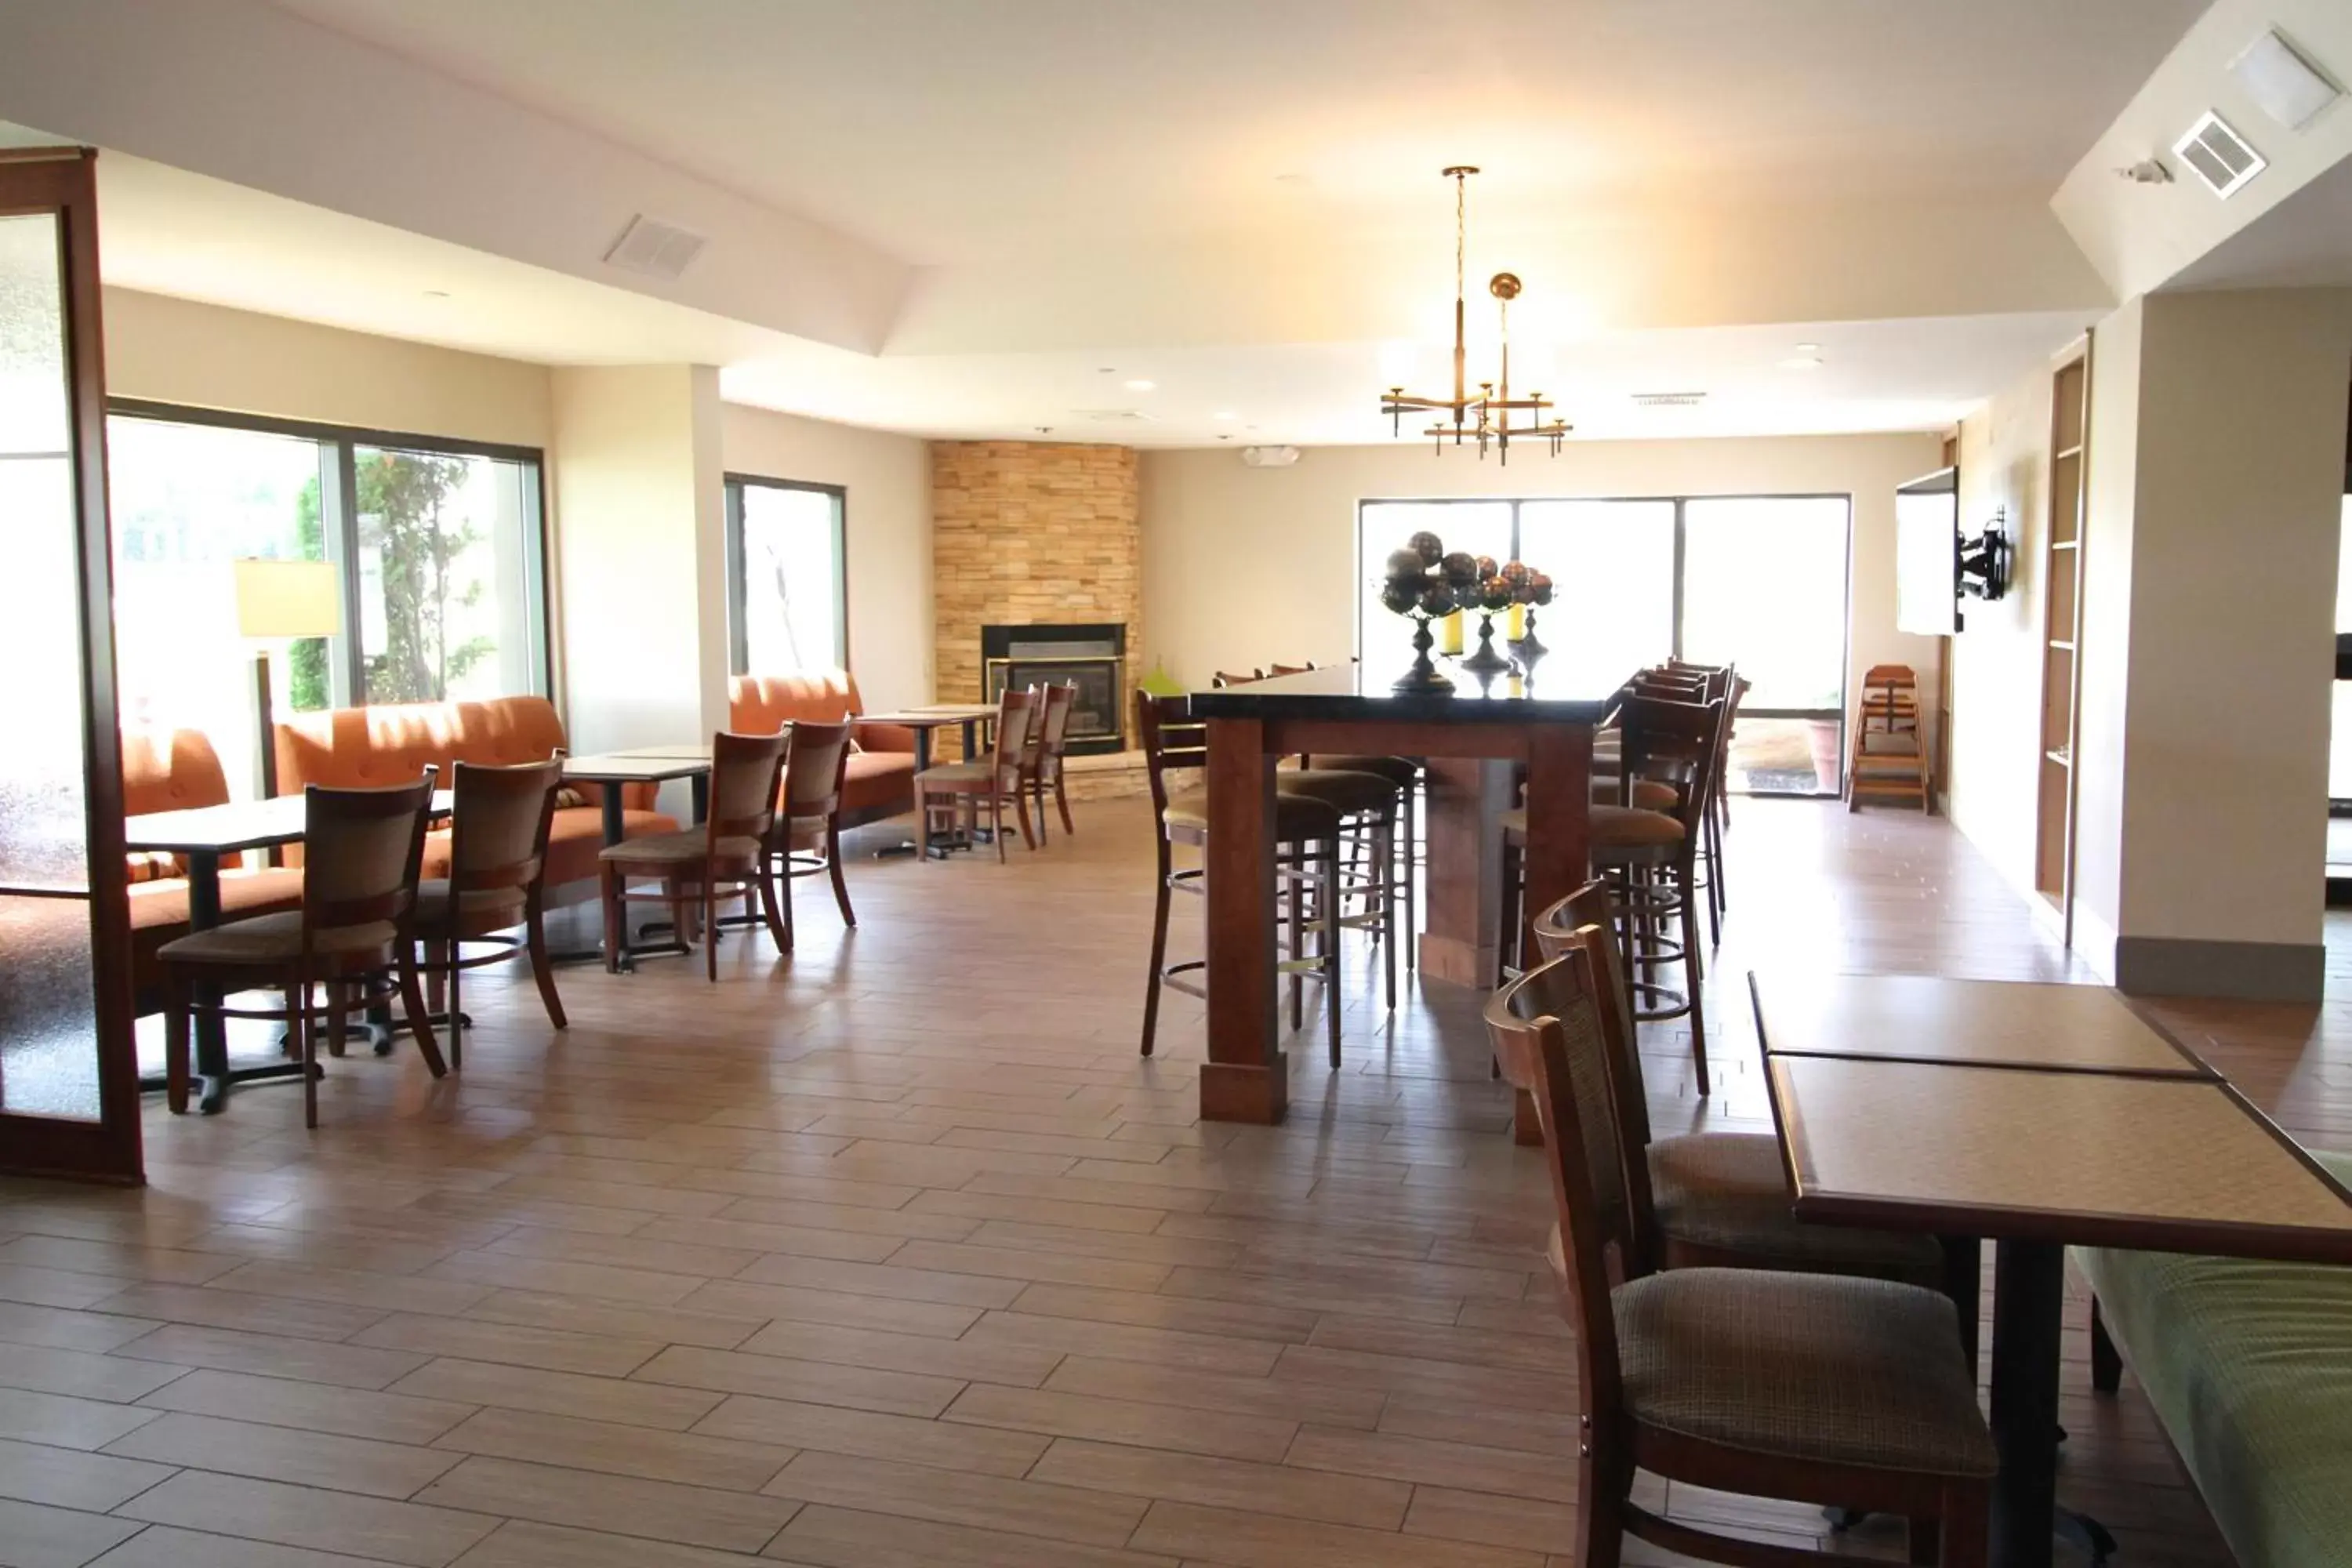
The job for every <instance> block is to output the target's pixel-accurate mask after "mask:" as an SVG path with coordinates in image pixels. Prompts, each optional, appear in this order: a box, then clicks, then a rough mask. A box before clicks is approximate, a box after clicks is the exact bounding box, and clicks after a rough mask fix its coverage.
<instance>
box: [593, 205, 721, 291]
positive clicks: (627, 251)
mask: <svg viewBox="0 0 2352 1568" xmlns="http://www.w3.org/2000/svg"><path fill="white" fill-rule="evenodd" d="M707 244H709V239H708V238H707V237H705V236H702V235H698V234H696V233H694V232H693V231H692V230H690V229H683V228H680V227H678V226H677V225H676V224H667V223H663V222H662V221H660V220H659V219H658V218H650V217H647V216H646V215H645V214H643V213H639V214H638V215H637V216H635V217H633V218H631V219H630V220H629V226H628V227H626V228H625V229H623V230H622V231H621V237H620V238H619V239H618V240H616V241H615V242H614V245H613V248H612V249H610V250H608V251H606V252H605V253H604V259H605V261H607V262H608V263H610V264H611V265H613V266H614V267H618V268H624V269H625V270H627V271H630V272H642V273H644V274H646V276H647V277H649V278H667V279H671V280H672V281H673V282H674V281H676V280H677V279H678V278H679V277H681V276H683V275H684V273H685V271H686V269H687V268H688V267H691V266H692V265H694V258H696V257H698V256H699V255H701V254H702V247H704V246H705V245H707Z"/></svg>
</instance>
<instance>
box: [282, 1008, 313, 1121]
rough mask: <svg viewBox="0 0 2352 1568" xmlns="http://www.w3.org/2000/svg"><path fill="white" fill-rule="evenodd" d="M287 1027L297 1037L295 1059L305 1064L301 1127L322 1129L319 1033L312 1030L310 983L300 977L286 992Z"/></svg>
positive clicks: (303, 1067)
mask: <svg viewBox="0 0 2352 1568" xmlns="http://www.w3.org/2000/svg"><path fill="white" fill-rule="evenodd" d="M286 1027H287V1028H288V1030H289V1031H290V1032H291V1033H292V1035H293V1037H294V1059H295V1060H296V1061H298V1062H300V1063H301V1064H302V1125H303V1126H304V1127H307V1128H310V1129H313V1130H315V1129H316V1128H317V1127H318V1125H319V1032H318V1030H316V1029H314V1028H312V1027H311V1026H310V978H309V977H308V976H307V975H298V976H296V977H295V981H294V984H291V985H289V986H288V987H287V988H286Z"/></svg>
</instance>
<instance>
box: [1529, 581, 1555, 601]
mask: <svg viewBox="0 0 2352 1568" xmlns="http://www.w3.org/2000/svg"><path fill="white" fill-rule="evenodd" d="M1529 587H1530V588H1531V590H1532V591H1533V592H1534V594H1535V598H1534V599H1533V600H1532V601H1531V603H1534V604H1538V605H1549V604H1550V603H1551V579H1550V578H1549V577H1538V578H1537V579H1536V580H1535V582H1534V583H1532V584H1529Z"/></svg>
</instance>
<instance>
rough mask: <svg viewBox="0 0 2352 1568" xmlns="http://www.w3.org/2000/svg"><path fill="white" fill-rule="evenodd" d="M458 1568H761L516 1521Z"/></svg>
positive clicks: (637, 1540) (721, 1555)
mask: <svg viewBox="0 0 2352 1568" xmlns="http://www.w3.org/2000/svg"><path fill="white" fill-rule="evenodd" d="M457 1568H760V1559H758V1558H756V1557H749V1556H746V1555H744V1554H743V1553H741V1552H714V1551H712V1550H711V1549H710V1548H709V1547H707V1546H680V1545H677V1543H676V1542H660V1541H647V1540H646V1539H644V1538H643V1537H642V1536H633V1535H612V1534H608V1533H606V1532H605V1531H601V1530H569V1529H566V1528H564V1527H563V1526H562V1525H556V1524H540V1523H537V1522H535V1521H530V1520H520V1519H518V1520H509V1521H507V1522H506V1523H504V1524H502V1525H500V1526H499V1528H498V1529H497V1530H496V1531H493V1532H491V1534H490V1535H489V1537H488V1539H486V1540H485V1541H484V1542H482V1543H481V1544H480V1545H479V1546H477V1547H475V1548H474V1549H473V1550H472V1551H471V1552H467V1553H466V1555H465V1556H463V1557H460V1558H459V1559H457Z"/></svg>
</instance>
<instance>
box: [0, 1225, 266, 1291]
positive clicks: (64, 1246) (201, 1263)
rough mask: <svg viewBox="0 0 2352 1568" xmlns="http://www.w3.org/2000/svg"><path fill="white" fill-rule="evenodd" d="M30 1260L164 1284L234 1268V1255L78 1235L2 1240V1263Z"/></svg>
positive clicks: (34, 1264)
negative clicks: (148, 1245) (144, 1245)
mask: <svg viewBox="0 0 2352 1568" xmlns="http://www.w3.org/2000/svg"><path fill="white" fill-rule="evenodd" d="M26 1265H29V1266H31V1267H33V1268H61V1269H65V1270H67V1271H68V1272H71V1273H75V1274H102V1275H110V1276H112V1277H114V1278H116V1279H145V1280H152V1281H153V1282H155V1283H157V1284H161V1285H201V1284H203V1283H204V1282H205V1280H207V1279H212V1278H213V1277H214V1276H215V1275H218V1274H225V1273H226V1272H227V1271H228V1270H230V1269H232V1268H236V1259H235V1258H223V1257H220V1256H219V1255H218V1254H215V1253H209V1252H184V1251H180V1250H177V1249H175V1248H172V1247H137V1246H132V1245H130V1244H128V1243H123V1242H114V1241H88V1240H84V1239H82V1238H80V1237H64V1236H20V1237H17V1238H16V1240H14V1241H10V1242H0V1267H9V1268H14V1267H20V1266H26Z"/></svg>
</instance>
